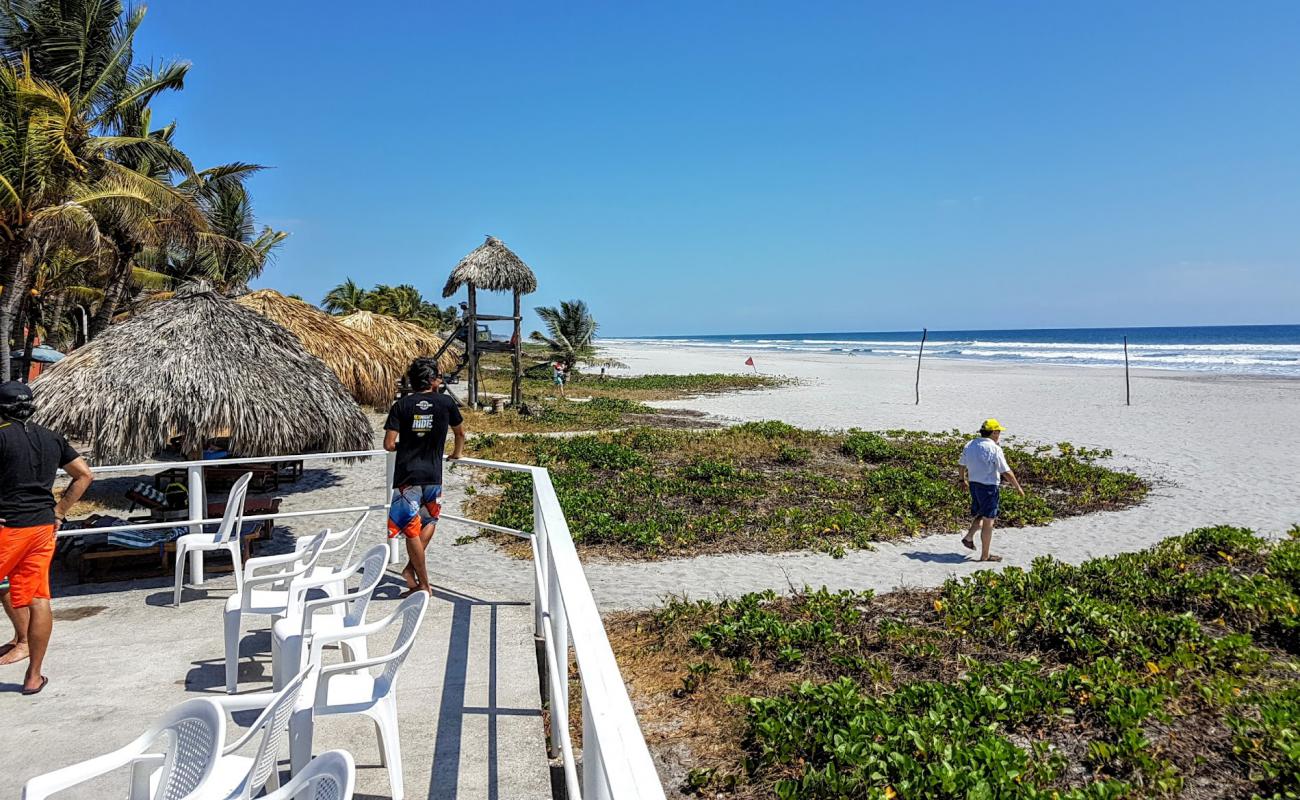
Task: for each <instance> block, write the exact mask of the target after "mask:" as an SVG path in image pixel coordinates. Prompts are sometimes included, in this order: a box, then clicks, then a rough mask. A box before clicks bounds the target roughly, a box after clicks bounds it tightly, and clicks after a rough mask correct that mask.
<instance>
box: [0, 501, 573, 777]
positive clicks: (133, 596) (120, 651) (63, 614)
mask: <svg viewBox="0 0 1300 800" xmlns="http://www.w3.org/2000/svg"><path fill="white" fill-rule="evenodd" d="M372 523H375V524H374V527H375V528H376V530H375V531H374V535H375V537H377V536H378V535H379V527H378V526H380V525H382V522H375V521H374V520H372ZM369 538H374V537H369ZM431 579H432V580H433V582H434V584H435V586H436V587H438V588H437V591H436V592H435V595H434V602H433V605H432V606H431V607H430V609H429V614H428V615H427V617H426V618H425V622H424V627H423V628H422V630H421V632H420V635H419V638H418V640H417V643H416V647H415V650H414V651H413V652H412V654H411V656H410V657H409V658H408V659H407V661H406V663H405V665H404V666H403V670H402V673H401V675H400V678H399V682H398V697H399V699H400V704H401V708H402V711H401V715H400V729H401V743H402V758H403V774H404V778H405V782H406V797H407V798H421V799H422V798H426V797H427V798H438V800H479V798H484V799H485V800H498V798H500V799H501V800H505V799H507V798H509V799H510V800H513V799H514V798H546V797H550V777H549V767H548V763H547V758H546V753H545V741H546V738H545V731H544V730H543V726H542V717H541V710H540V699H539V693H538V679H537V661H536V651H535V648H534V644H533V637H532V624H533V616H532V609H531V606H530V604H529V603H530V600H531V587H529V589H528V592H527V593H519V592H511V591H501V590H484V589H481V588H479V587H477V586H475V585H474V584H472V583H469V582H466V581H463V580H452V579H451V576H448V575H447V574H446V572H444V571H442V570H439V569H437V568H436V567H435V568H434V570H433V574H432V575H431ZM439 584H441V586H440V587H439V586H438V585H439ZM233 586H234V581H233V580H232V579H231V578H229V577H222V578H218V579H216V580H212V581H209V582H208V584H206V585H205V586H204V587H203V589H202V590H186V593H185V598H186V599H185V602H184V603H183V604H182V605H181V607H180V608H179V609H176V608H172V607H171V606H170V605H168V604H170V602H171V588H170V586H169V585H167V583H166V582H165V581H164V580H150V581H144V582H141V581H136V582H131V583H116V584H96V585H93V586H88V587H85V588H84V589H79V588H78V587H67V588H63V589H60V590H58V597H57V598H56V600H55V608H56V613H57V617H56V620H57V621H56V623H55V630H54V640H53V643H52V645H51V650H50V655H49V657H48V658H47V660H46V668H45V673H46V675H48V676H49V678H50V684H49V686H48V687H47V688H46V690H45V691H44V692H43V693H42V694H41V695H39V696H37V697H34V698H27V697H22V696H20V695H19V694H18V689H19V684H20V682H21V680H22V674H23V669H24V667H23V666H21V665H15V666H8V667H0V720H3V721H4V724H3V725H2V726H0V796H3V797H17V796H18V793H19V792H20V790H21V787H22V785H23V783H24V782H25V781H26V779H27V778H29V777H31V776H34V775H38V774H41V773H44V772H47V771H49V770H52V769H57V768H59V767H62V766H65V765H68V764H72V763H75V762H78V761H81V760H84V759H87V758H91V757H93V756H97V755H100V754H103V753H106V752H109V751H111V750H113V749H115V748H117V747H120V746H122V745H124V744H126V743H127V742H130V741H131V740H132V739H134V738H135V737H136V736H138V735H139V734H140V733H142V732H143V731H144V730H145V729H146V728H147V727H148V726H149V725H150V724H151V723H152V722H153V721H154V720H155V719H156V718H158V717H159V716H160V715H161V714H162V713H163V712H164V711H165V710H166V709H168V708H170V707H171V706H172V705H174V704H176V703H179V702H181V701H183V700H186V699H188V698H192V697H202V696H205V695H216V694H220V693H223V691H224V689H223V684H224V671H223V661H222V652H223V650H222V634H221V616H222V607H223V605H224V601H225V598H226V597H227V596H228V595H229V594H230V592H231V591H232V590H233ZM403 588H404V586H403V585H402V584H401V579H400V577H397V576H390V577H388V578H386V579H385V581H384V583H382V584H381V585H380V587H379V589H378V590H377V594H376V601H375V602H374V603H372V605H371V610H370V613H369V614H368V615H367V616H368V618H370V619H372V620H373V619H380V618H381V617H382V616H383V615H386V614H388V613H390V612H391V610H392V609H393V607H394V606H395V605H396V602H397V600H396V598H397V595H398V594H399V593H400V591H401V590H402V589H403ZM248 626H249V623H247V622H246V627H245V631H246V633H245V639H244V647H243V650H242V652H241V664H240V690H241V692H253V691H261V690H265V689H268V688H269V686H270V673H271V670H270V658H269V652H270V636H269V633H268V631H267V629H266V627H267V626H266V624H265V621H264V620H261V619H256V618H254V620H253V621H252V623H251V628H252V633H251V635H250V634H249V633H248V631H249V627H248ZM383 644H387V643H383ZM373 652H375V651H374V650H372V653H373ZM379 652H383V651H382V650H381V651H379ZM238 717H239V718H238V720H237V722H238V723H241V724H244V725H247V724H250V723H251V722H252V721H253V718H254V715H253V714H240V715H238ZM238 730H242V728H239V727H238V726H236V731H238ZM234 735H235V734H234V733H233V732H232V737H233V736H234ZM335 747H341V748H345V749H347V750H350V751H351V752H352V754H353V756H354V757H355V758H356V761H357V766H358V778H357V794H356V797H357V798H361V799H363V800H364V799H366V798H387V797H391V793H390V790H389V782H388V777H387V773H386V771H385V769H384V768H382V767H380V766H379V751H378V747H377V742H376V738H375V732H374V728H373V726H372V725H371V724H370V723H369V722H367V721H366V720H365V719H363V718H360V717H331V718H327V719H325V720H322V721H321V722H318V723H317V728H316V738H315V748H316V751H317V752H319V751H321V750H325V749H330V748H335ZM286 756H287V754H286ZM283 766H285V767H287V762H286V763H285V764H284V765H283ZM125 780H126V777H125V775H124V774H115V775H114V776H113V780H112V781H106V782H104V783H103V784H100V785H98V786H95V787H90V788H89V789H88V790H87V791H82V792H76V793H72V794H70V795H69V796H74V795H75V796H78V797H109V796H120V795H121V794H122V793H123V791H124V790H125V787H126V786H127V783H126V782H125Z"/></svg>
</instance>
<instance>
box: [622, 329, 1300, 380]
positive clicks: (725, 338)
mask: <svg viewBox="0 0 1300 800" xmlns="http://www.w3.org/2000/svg"><path fill="white" fill-rule="evenodd" d="M1125 336H1127V337H1128V360H1129V365H1130V366H1132V367H1134V368H1139V367H1140V368H1147V369H1168V370H1192V371H1205V372H1224V373H1237V374H1255V375H1279V376H1286V377H1300V325H1224V326H1204V327H1185V328H1061V329H1049V328H1045V329H1038V330H998V331H930V333H929V336H928V337H927V339H926V342H925V356H926V358H946V359H959V360H967V361H998V362H1004V363H1006V362H1010V363H1023V364H1068V365H1076V366H1083V367H1117V366H1123V364H1124V337H1125ZM620 342H622V343H629V344H631V343H636V344H653V345H660V346H672V347H714V348H716V347H722V348H729V349H734V350H736V351H737V352H738V354H743V355H745V356H749V355H757V354H761V353H763V352H764V351H781V352H805V353H825V354H837V355H841V356H843V357H845V358H850V357H853V356H855V355H865V354H871V355H876V356H893V357H897V358H916V352H917V347H918V346H919V345H920V342H921V332H920V331H894V332H852V333H767V334H753V335H748V334H747V335H735V336H732V335H713V336H651V337H642V338H636V339H603V340H602V343H606V344H618V343H620ZM742 360H743V359H742Z"/></svg>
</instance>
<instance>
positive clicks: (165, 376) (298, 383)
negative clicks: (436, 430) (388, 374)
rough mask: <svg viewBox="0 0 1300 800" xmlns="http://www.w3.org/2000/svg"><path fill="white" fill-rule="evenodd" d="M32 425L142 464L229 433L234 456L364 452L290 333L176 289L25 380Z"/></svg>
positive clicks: (115, 459)
mask: <svg viewBox="0 0 1300 800" xmlns="http://www.w3.org/2000/svg"><path fill="white" fill-rule="evenodd" d="M32 389H33V391H34V392H35V395H36V407H37V415H36V420H37V421H38V422H39V423H41V424H42V425H46V426H48V427H50V428H53V429H54V430H56V431H59V432H61V433H64V434H67V435H68V436H70V437H72V438H74V439H79V440H82V441H85V442H88V443H89V444H90V445H91V446H92V447H93V448H94V451H95V453H94V459H95V463H98V464H111V463H124V462H131V461H141V460H144V459H146V458H150V457H152V456H153V455H154V454H155V453H157V452H158V451H159V450H162V449H163V447H164V446H166V445H167V443H168V442H169V441H170V440H171V439H172V438H173V437H180V439H181V447H182V450H183V451H184V452H185V453H187V454H193V453H197V452H199V451H200V450H202V448H203V446H204V444H205V442H206V441H207V440H208V439H211V438H215V437H219V436H228V437H229V438H230V449H231V452H233V453H237V454H239V455H241V456H274V455H293V454H297V453H305V452H323V451H324V452H337V451H347V450H368V449H370V447H371V446H372V444H373V441H372V439H373V435H372V431H371V428H370V422H369V420H368V419H367V418H366V415H365V414H364V413H362V411H361V409H360V408H359V407H358V406H357V404H356V402H354V401H353V399H352V398H351V397H350V396H349V395H348V393H347V390H345V389H344V388H343V385H342V384H341V383H339V379H338V377H337V376H336V375H335V374H334V372H333V371H331V370H330V368H329V367H327V366H326V365H325V363H324V362H322V361H321V360H320V359H319V358H316V357H315V356H313V355H312V354H311V353H309V352H307V350H306V349H304V348H303V345H302V343H301V342H300V341H299V340H298V337H296V336H294V335H293V334H292V333H290V332H289V331H288V330H287V329H285V328H283V327H281V326H280V325H277V324H275V323H274V322H271V321H270V320H268V319H266V318H265V317H263V316H262V315H260V314H258V313H257V312H255V311H252V310H250V309H247V308H244V307H243V306H241V305H239V304H237V303H235V302H234V301H232V300H230V299H228V298H226V297H223V296H222V295H220V294H218V293H216V292H212V291H208V290H202V289H182V290H181V291H179V292H177V293H176V296H175V297H174V298H172V299H171V300H164V301H161V302H157V303H151V304H149V305H148V306H146V307H144V308H143V309H141V311H140V312H139V313H137V314H136V315H134V316H133V317H131V318H130V319H128V320H126V321H125V322H122V323H119V324H116V325H113V326H111V327H110V328H109V329H108V330H106V331H104V333H103V334H101V335H100V336H99V337H98V338H96V339H95V340H94V341H92V342H91V343H90V344H88V345H86V346H84V347H81V348H79V349H77V350H75V351H73V352H72V353H71V354H70V355H69V356H68V357H67V358H65V359H63V360H62V361H60V362H59V363H58V364H55V365H54V366H52V367H51V368H49V369H48V370H46V371H45V373H44V374H42V375H41V377H40V378H39V379H37V380H36V381H35V382H34V383H33V384H32Z"/></svg>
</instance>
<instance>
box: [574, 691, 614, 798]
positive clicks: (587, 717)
mask: <svg viewBox="0 0 1300 800" xmlns="http://www.w3.org/2000/svg"><path fill="white" fill-rule="evenodd" d="M579 680H581V676H579ZM582 800H613V798H612V797H611V796H610V794H609V781H608V780H606V778H605V759H604V758H603V757H602V756H601V752H600V738H599V736H598V734H597V732H596V726H595V725H594V724H592V722H591V701H590V700H589V699H588V698H587V691H586V688H585V687H584V688H583V691H582Z"/></svg>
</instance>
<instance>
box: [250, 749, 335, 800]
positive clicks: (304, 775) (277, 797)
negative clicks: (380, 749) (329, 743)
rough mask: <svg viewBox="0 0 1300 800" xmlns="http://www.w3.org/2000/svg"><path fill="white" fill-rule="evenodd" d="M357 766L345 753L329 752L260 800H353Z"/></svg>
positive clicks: (321, 755) (314, 759)
mask: <svg viewBox="0 0 1300 800" xmlns="http://www.w3.org/2000/svg"><path fill="white" fill-rule="evenodd" d="M356 780H357V765H356V764H355V763H354V762H353V761H352V754H350V753H348V752H347V751H346V750H328V751H326V752H324V753H321V754H320V755H318V756H316V757H315V758H313V759H312V760H311V763H310V764H308V765H307V767H306V769H304V770H303V771H302V772H300V773H298V774H297V775H295V776H294V777H293V780H291V781H289V782H288V783H286V784H285V785H284V786H282V787H281V788H280V789H278V790H276V791H274V792H271V793H270V794H267V795H262V800H352V792H353V790H354V789H355V788H356Z"/></svg>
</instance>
